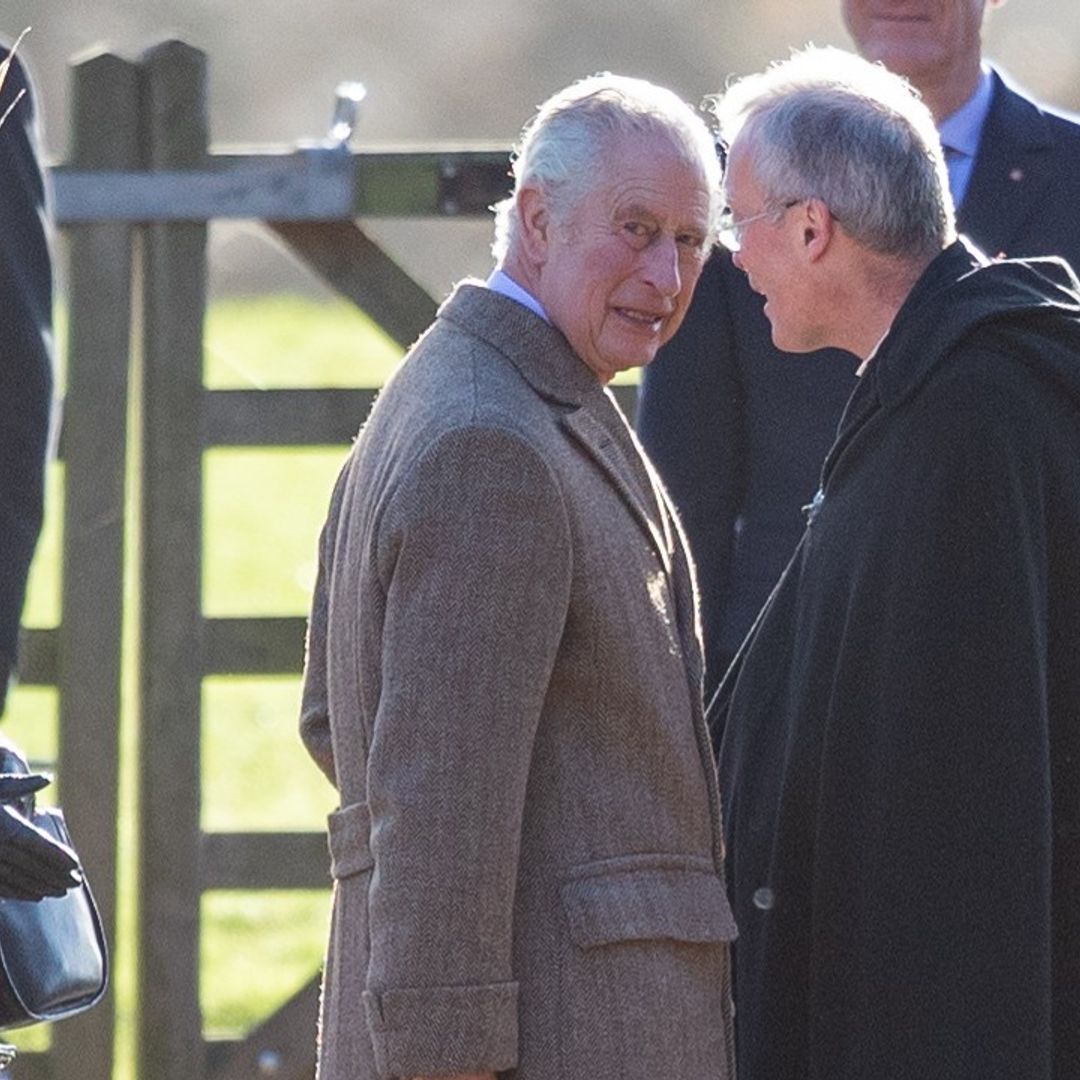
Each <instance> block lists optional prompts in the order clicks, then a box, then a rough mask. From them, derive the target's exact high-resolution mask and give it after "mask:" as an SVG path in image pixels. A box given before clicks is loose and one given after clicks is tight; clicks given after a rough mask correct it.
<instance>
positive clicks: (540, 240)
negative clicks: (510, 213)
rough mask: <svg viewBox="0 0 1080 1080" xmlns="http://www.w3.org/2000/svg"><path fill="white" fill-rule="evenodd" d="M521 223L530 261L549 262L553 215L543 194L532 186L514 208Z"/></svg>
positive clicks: (521, 234)
mask: <svg viewBox="0 0 1080 1080" xmlns="http://www.w3.org/2000/svg"><path fill="white" fill-rule="evenodd" d="M514 211H515V213H516V214H517V215H518V220H519V222H520V226H521V227H520V236H521V243H522V246H523V248H524V250H525V255H526V256H527V257H528V259H529V261H530V262H532V263H534V264H537V265H543V263H545V262H547V255H548V244H549V242H550V232H551V213H550V211H549V210H548V206H547V200H546V199H545V198H544V195H543V192H542V191H541V190H540V189H539V188H538V187H534V186H532V185H526V186H525V187H523V188H522V189H521V190H520V191H519V192H518V196H517V206H515V207H514Z"/></svg>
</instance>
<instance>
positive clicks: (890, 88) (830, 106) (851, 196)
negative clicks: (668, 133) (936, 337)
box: [714, 46, 956, 259]
mask: <svg viewBox="0 0 1080 1080" xmlns="http://www.w3.org/2000/svg"><path fill="white" fill-rule="evenodd" d="M714 106H715V110H716V115H717V118H718V120H719V122H720V134H721V136H722V138H723V139H724V141H725V143H727V145H729V146H730V145H732V144H733V143H734V141H735V140H736V138H741V139H742V140H745V143H746V145H747V147H748V149H749V151H750V155H751V156H750V160H751V162H752V167H753V172H754V177H755V179H756V181H757V182H758V184H760V185H761V187H762V189H763V190H764V192H765V193H766V196H767V198H768V199H769V201H770V202H772V201H775V202H776V203H777V204H780V203H784V202H787V201H788V200H791V199H809V198H818V199H821V200H822V202H824V203H825V205H826V206H827V207H828V208H829V211H830V212H831V213H832V215H833V216H834V217H835V218H836V220H837V221H838V222H839V224H840V226H841V227H842V228H843V229H844V230H845V232H847V234H848V235H849V236H851V237H852V238H853V239H854V240H856V241H857V242H858V243H860V244H863V245H864V246H865V247H867V248H869V249H870V250H872V251H875V252H878V253H880V254H883V255H890V256H897V257H901V258H911V259H923V258H932V257H933V256H934V255H936V254H937V253H938V252H939V251H941V250H942V248H944V247H946V246H947V245H948V244H949V243H951V242H952V241H953V240H954V239H955V238H956V229H955V224H954V211H953V203H952V197H951V195H950V194H949V184H948V174H947V172H946V169H945V159H944V155H943V154H942V150H941V144H940V141H939V139H938V134H937V130H936V128H935V127H934V120H933V117H932V116H931V115H930V111H929V109H927V107H926V106H925V105H924V104H923V103H922V101H921V100H920V98H919V96H918V94H917V92H916V91H915V90H914V89H913V88H912V87H911V86H910V84H909V83H907V82H906V81H905V80H904V79H902V78H900V77H899V76H897V75H893V74H892V73H891V72H889V71H886V69H885V68H884V67H882V66H881V65H880V64H872V63H870V62H868V61H866V60H863V59H861V58H860V57H858V56H855V55H854V54H852V53H849V52H846V51H844V50H842V49H835V48H815V47H813V46H809V47H807V48H806V49H803V50H801V51H799V52H796V53H794V54H793V55H792V57H791V58H790V59H789V60H785V61H782V62H780V63H777V64H774V65H772V66H771V67H769V68H767V69H766V70H765V71H763V72H761V73H760V74H757V75H750V76H748V77H746V78H744V79H740V80H739V81H738V82H736V83H734V84H733V85H732V86H730V87H729V88H728V90H727V91H726V92H725V93H723V94H721V95H719V96H718V97H717V98H716V99H715V103H714Z"/></svg>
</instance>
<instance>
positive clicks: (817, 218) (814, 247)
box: [801, 199, 836, 262]
mask: <svg viewBox="0 0 1080 1080" xmlns="http://www.w3.org/2000/svg"><path fill="white" fill-rule="evenodd" d="M802 213H803V220H802V222H801V224H802V240H803V246H804V247H805V249H806V255H807V258H809V260H810V261H811V262H816V261H817V260H818V259H820V258H821V257H822V255H824V254H825V252H826V251H827V250H828V249H829V245H830V244H831V243H832V239H833V232H834V231H835V229H836V218H834V217H833V216H832V214H831V213H830V212H829V208H828V207H827V206H826V205H825V204H824V203H823V202H822V201H821V200H820V199H807V200H806V202H805V203H803V207H802Z"/></svg>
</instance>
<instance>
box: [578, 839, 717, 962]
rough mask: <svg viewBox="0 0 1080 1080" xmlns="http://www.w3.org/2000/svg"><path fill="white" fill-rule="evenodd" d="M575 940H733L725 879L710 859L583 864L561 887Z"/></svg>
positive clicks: (585, 944)
mask: <svg viewBox="0 0 1080 1080" xmlns="http://www.w3.org/2000/svg"><path fill="white" fill-rule="evenodd" d="M560 892H561V895H562V904H563V910H564V911H565V912H566V917H567V919H568V920H569V923H570V936H571V938H572V939H573V941H574V944H575V945H578V946H579V947H580V948H582V949H591V948H594V947H596V946H598V945H611V944H613V943H614V942H617V941H650V940H652V941H655V940H658V939H662V938H667V939H669V940H672V941H686V942H694V943H706V942H724V941H734V940H735V937H736V935H737V932H736V929H735V919H734V917H733V916H732V914H731V908H730V906H729V905H728V900H727V896H726V895H725V893H724V883H723V882H722V881H721V879H720V878H719V877H718V876H717V874H716V872H715V870H713V868H712V866H711V864H709V863H708V862H707V860H700V863H699V861H698V860H688V859H678V860H671V861H656V862H655V863H654V865H651V866H642V865H640V862H639V861H637V860H635V863H634V864H633V865H630V866H611V865H608V864H602V865H598V866H597V867H596V869H595V871H592V870H588V869H587V868H582V872H581V873H580V875H579V876H575V877H574V878H572V879H571V880H569V881H567V882H565V883H564V884H563V885H562V887H561V889H560Z"/></svg>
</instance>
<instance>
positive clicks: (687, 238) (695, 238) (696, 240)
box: [675, 233, 705, 251]
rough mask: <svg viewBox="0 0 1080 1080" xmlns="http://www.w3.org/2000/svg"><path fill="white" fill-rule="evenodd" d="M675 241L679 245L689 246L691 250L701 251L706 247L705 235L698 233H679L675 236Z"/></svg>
mask: <svg viewBox="0 0 1080 1080" xmlns="http://www.w3.org/2000/svg"><path fill="white" fill-rule="evenodd" d="M675 242H676V243H677V244H678V245H679V247H684V248H688V249H690V250H691V251H701V249H702V248H704V247H705V237H704V236H701V235H699V234H698V233H679V235H678V236H676V237H675Z"/></svg>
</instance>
